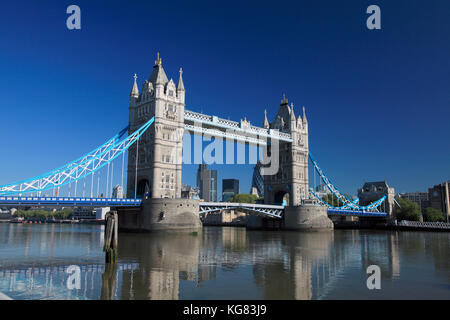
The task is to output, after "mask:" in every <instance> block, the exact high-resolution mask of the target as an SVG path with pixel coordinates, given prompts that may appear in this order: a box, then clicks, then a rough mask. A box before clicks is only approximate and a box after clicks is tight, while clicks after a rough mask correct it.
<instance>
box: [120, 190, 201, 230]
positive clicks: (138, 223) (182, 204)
mask: <svg viewBox="0 0 450 320" xmlns="http://www.w3.org/2000/svg"><path fill="white" fill-rule="evenodd" d="M117 211H118V213H119V230H120V231H137V232H151V231H159V230H177V231H199V230H201V228H202V223H201V221H200V218H199V214H198V212H199V207H198V200H193V199H181V198H179V199H145V200H143V201H142V205H141V207H138V208H117Z"/></svg>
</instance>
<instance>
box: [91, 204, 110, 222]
mask: <svg viewBox="0 0 450 320" xmlns="http://www.w3.org/2000/svg"><path fill="white" fill-rule="evenodd" d="M94 210H95V219H97V220H105V216H106V214H107V213H108V211H109V210H110V208H108V207H106V208H97V209H94Z"/></svg>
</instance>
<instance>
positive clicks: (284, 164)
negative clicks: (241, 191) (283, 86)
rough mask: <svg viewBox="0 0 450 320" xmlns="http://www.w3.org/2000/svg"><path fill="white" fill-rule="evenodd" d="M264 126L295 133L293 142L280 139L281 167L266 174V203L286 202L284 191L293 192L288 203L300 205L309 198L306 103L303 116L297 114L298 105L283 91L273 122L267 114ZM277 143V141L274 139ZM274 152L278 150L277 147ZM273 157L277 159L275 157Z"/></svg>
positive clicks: (292, 134) (273, 149) (286, 192)
mask: <svg viewBox="0 0 450 320" xmlns="http://www.w3.org/2000/svg"><path fill="white" fill-rule="evenodd" d="M263 127H264V128H270V129H275V130H279V131H281V132H286V133H289V134H291V137H292V140H293V141H292V143H289V142H284V141H280V142H279V148H278V149H279V159H278V160H279V169H278V172H277V173H276V174H274V175H264V176H263V177H264V203H268V204H273V203H282V202H283V197H284V195H286V194H288V195H289V201H288V203H287V204H288V205H291V206H297V205H299V204H301V200H302V199H305V198H308V194H309V191H308V187H309V186H308V120H307V119H306V113H305V107H303V117H301V115H299V116H298V118H296V117H295V112H294V105H293V104H292V103H291V106H289V104H288V100H287V99H286V97H285V96H284V95H283V99H282V100H281V104H280V108H279V109H278V113H277V115H276V116H275V119H274V121H272V122H271V123H270V124H269V122H268V120H267V114H265V115H264V123H263ZM272 143H273V142H272ZM268 148H272V150H270V152H271V153H272V152H276V148H274V147H273V146H269V147H268ZM272 161H273V160H272Z"/></svg>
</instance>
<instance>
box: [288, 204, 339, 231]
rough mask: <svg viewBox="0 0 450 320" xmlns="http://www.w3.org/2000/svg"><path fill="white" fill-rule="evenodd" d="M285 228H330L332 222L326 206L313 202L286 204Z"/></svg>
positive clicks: (313, 229)
mask: <svg viewBox="0 0 450 320" xmlns="http://www.w3.org/2000/svg"><path fill="white" fill-rule="evenodd" d="M284 229H286V230H311V231H315V230H317V231H320V230H332V229H333V222H332V221H331V220H330V218H328V215H327V208H326V207H324V206H319V205H315V204H306V203H304V204H302V205H300V206H287V207H286V208H285V209H284Z"/></svg>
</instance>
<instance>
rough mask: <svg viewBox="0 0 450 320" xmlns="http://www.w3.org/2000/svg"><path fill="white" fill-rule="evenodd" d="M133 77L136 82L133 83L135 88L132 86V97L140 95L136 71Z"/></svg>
mask: <svg viewBox="0 0 450 320" xmlns="http://www.w3.org/2000/svg"><path fill="white" fill-rule="evenodd" d="M133 78H134V83H133V88H131V92H130V97H132V98H137V97H139V89H138V86H137V82H136V79H137V75H136V73H135V74H134V76H133Z"/></svg>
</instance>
